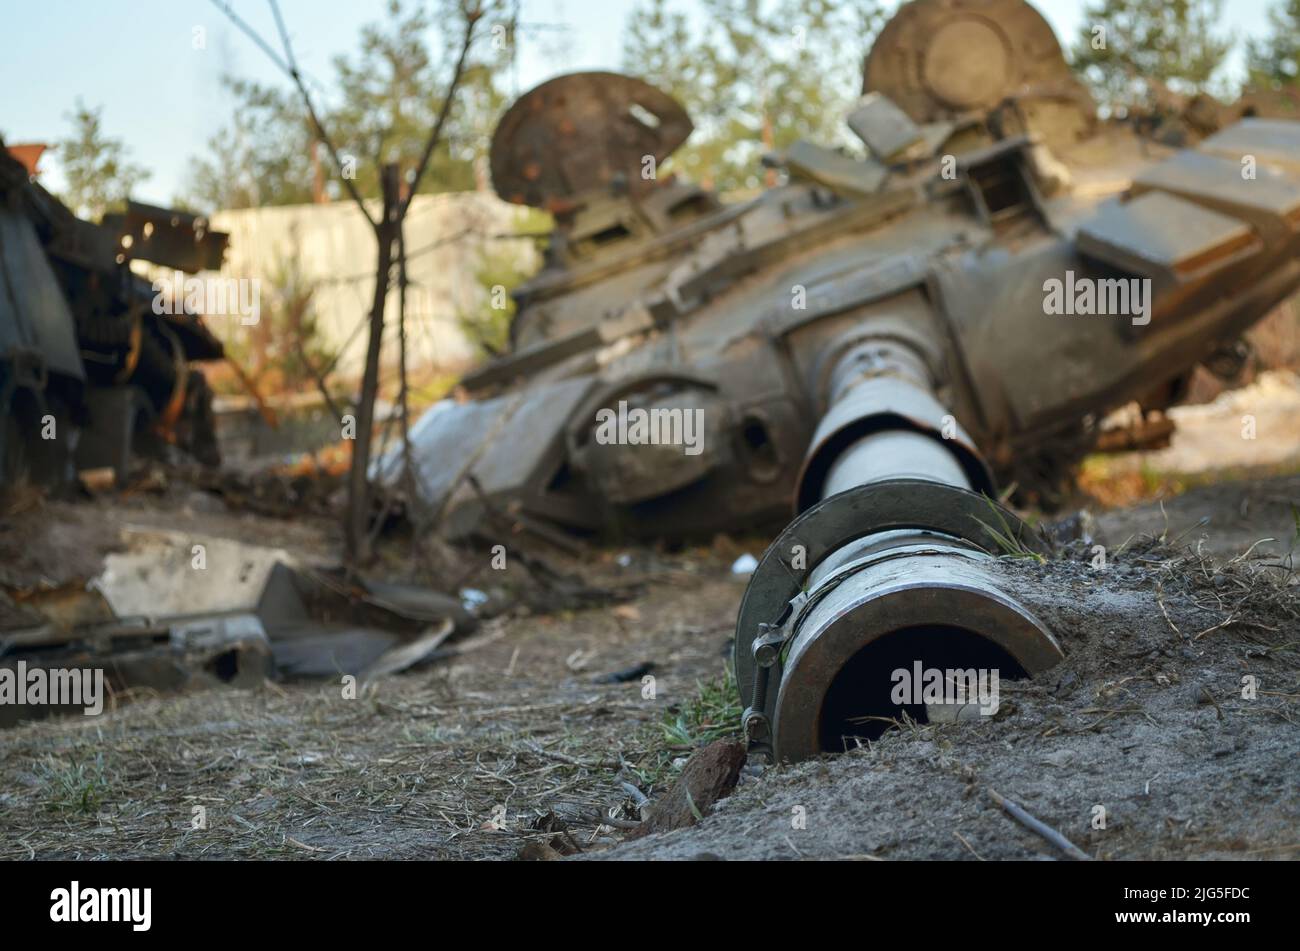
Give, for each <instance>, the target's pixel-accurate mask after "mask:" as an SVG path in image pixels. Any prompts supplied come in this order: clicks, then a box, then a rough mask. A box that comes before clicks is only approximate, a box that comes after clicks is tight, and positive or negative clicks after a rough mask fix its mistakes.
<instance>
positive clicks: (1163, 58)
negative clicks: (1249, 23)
mask: <svg viewBox="0 0 1300 951" xmlns="http://www.w3.org/2000/svg"><path fill="white" fill-rule="evenodd" d="M1222 8H1223V0H1098V2H1094V3H1090V4H1088V5H1087V6H1086V7H1085V8H1084V13H1083V21H1084V22H1083V26H1082V27H1081V29H1080V32H1079V36H1078V38H1077V39H1076V41H1075V44H1074V47H1073V49H1072V50H1071V58H1072V60H1073V63H1074V67H1075V69H1076V70H1078V71H1079V73H1080V74H1081V76H1082V77H1083V78H1084V79H1085V80H1086V81H1087V82H1088V84H1089V85H1090V86H1091V87H1092V90H1093V94H1094V95H1095V96H1096V98H1097V101H1098V102H1099V103H1100V104H1102V105H1105V106H1110V107H1112V108H1113V107H1116V106H1122V105H1126V104H1129V103H1133V102H1137V101H1140V100H1141V99H1142V98H1144V97H1145V96H1146V95H1147V93H1148V81H1149V80H1156V81H1158V82H1160V83H1163V84H1165V85H1168V86H1169V87H1170V88H1171V89H1174V90H1175V91H1177V92H1184V93H1191V92H1205V91H1208V89H1209V87H1210V84H1211V81H1212V80H1213V79H1214V78H1215V74H1216V73H1217V72H1218V70H1219V67H1220V66H1222V65H1223V61H1224V58H1225V57H1226V56H1227V54H1228V51H1229V50H1230V49H1231V48H1232V42H1233V41H1232V38H1231V37H1229V36H1224V35H1222V34H1221V33H1219V32H1218V29H1217V27H1218V23H1219V17H1220V14H1221V12H1222Z"/></svg>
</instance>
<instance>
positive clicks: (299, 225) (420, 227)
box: [206, 192, 536, 378]
mask: <svg viewBox="0 0 1300 951" xmlns="http://www.w3.org/2000/svg"><path fill="white" fill-rule="evenodd" d="M524 211H525V209H521V208H519V207H518V206H515V205H509V204H507V203H505V202H503V201H501V200H499V199H498V198H496V196H494V195H492V194H491V193H490V192H465V193H457V194H445V195H419V196H417V197H416V198H415V200H414V201H413V202H412V203H411V208H410V211H409V213H408V216H407V219H406V245H407V254H408V258H409V261H408V268H407V270H408V274H409V277H410V282H411V286H410V288H409V289H408V293H407V311H406V312H407V334H408V337H409V340H410V346H409V349H408V360H409V361H411V364H412V366H413V367H415V368H421V369H422V368H428V367H434V366H437V367H444V366H455V365H457V364H459V363H463V362H465V361H466V360H468V359H469V358H470V357H471V356H473V352H472V349H471V347H470V345H469V344H468V342H467V341H466V340H465V338H464V336H463V334H462V333H461V331H460V328H459V326H458V323H457V313H458V311H459V310H462V309H467V308H470V307H473V306H475V305H476V303H477V302H481V301H482V299H483V296H484V293H485V292H484V289H483V288H482V287H481V286H480V285H479V283H478V282H477V280H476V279H475V274H476V272H477V271H478V269H479V267H480V261H481V259H482V256H483V255H484V254H485V253H507V249H508V253H515V254H518V255H519V258H518V260H519V261H520V263H521V264H531V263H534V261H533V259H534V258H535V257H536V254H535V251H534V249H533V246H532V244H531V242H528V241H520V240H514V241H499V240H498V241H493V240H490V236H491V235H500V234H509V233H511V232H513V231H514V230H515V228H516V223H517V222H519V221H520V220H521V216H522V214H523V213H524ZM371 214H372V215H375V216H377V215H378V214H379V208H378V204H377V203H376V204H375V205H374V206H373V207H372V208H371ZM212 228H213V229H214V230H216V231H225V232H228V233H229V234H230V246H229V249H228V250H227V252H226V260H225V265H224V267H223V268H222V271H221V274H222V276H224V277H233V278H258V279H260V280H261V297H262V300H261V308H262V312H263V314H266V313H269V312H273V311H274V309H275V307H276V303H277V302H276V300H275V297H274V295H276V294H277V293H279V288H281V287H282V286H283V282H284V279H285V276H286V275H290V274H295V273H296V276H297V278H299V279H301V280H303V281H304V282H305V283H306V284H307V285H309V286H314V287H315V292H314V294H313V297H312V302H313V303H312V306H313V308H314V311H315V315H316V319H317V321H318V326H319V328H320V333H321V337H322V343H323V344H324V345H325V347H326V348H327V349H329V350H331V351H333V350H335V349H336V348H338V347H343V346H344V345H345V343H346V344H347V346H346V349H345V350H344V355H343V357H342V358H341V359H340V361H339V368H338V374H337V375H338V376H339V377H343V378H347V377H359V376H360V373H361V368H362V364H363V361H364V357H365V348H366V333H367V332H366V330H365V328H361V329H360V330H358V324H359V323H360V322H361V321H363V319H364V317H365V315H366V313H367V312H368V311H369V308H370V300H371V297H372V295H373V293H374V266H375V264H374V262H375V240H374V234H373V232H372V231H371V229H370V226H369V225H368V224H367V223H366V221H365V220H364V219H363V218H362V216H361V213H360V211H359V210H358V209H357V207H356V205H354V204H353V203H352V202H350V201H341V202H333V203H330V204H324V205H288V206H281V207H269V208H252V209H244V210H238V211H222V212H217V213H216V214H214V215H213V216H212ZM394 273H395V272H394ZM386 314H387V324H386V328H385V344H386V346H385V350H384V359H385V363H386V365H389V366H394V365H395V363H396V359H397V349H396V345H397V293H396V291H395V290H394V291H392V292H390V295H389V300H388V308H387V312H386ZM206 322H207V324H208V326H209V327H211V328H212V330H213V332H214V333H215V334H217V335H218V336H219V337H221V338H222V339H226V340H229V339H231V338H232V337H233V336H234V335H238V334H246V333H251V332H254V330H255V328H250V327H247V326H244V325H242V324H241V322H240V321H239V319H238V318H236V317H225V318H223V317H213V316H209V317H208V318H207V321H206ZM349 337H351V341H350V343H349V342H348V341H349Z"/></svg>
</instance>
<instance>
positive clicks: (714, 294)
mask: <svg viewBox="0 0 1300 951" xmlns="http://www.w3.org/2000/svg"><path fill="white" fill-rule="evenodd" d="M847 123H848V126H849V128H851V129H852V130H853V132H854V133H855V134H856V135H857V136H858V137H859V138H860V139H861V140H862V143H863V145H864V146H865V155H864V156H863V157H855V156H852V155H849V154H846V153H845V152H843V151H839V150H833V149H829V148H826V147H823V146H820V145H817V144H813V143H807V142H799V143H796V144H794V145H793V146H791V147H790V148H788V149H785V150H784V151H783V152H781V153H780V154H777V155H771V156H769V157H767V159H766V160H765V161H766V163H767V164H768V165H769V166H770V167H772V168H775V169H778V170H781V171H782V172H783V173H784V175H783V181H782V183H781V184H779V185H778V186H777V187H773V188H770V189H767V190H765V191H763V192H762V193H761V194H759V195H757V196H756V197H754V198H752V199H751V200H748V201H743V202H732V203H723V202H721V201H719V199H718V198H717V196H715V195H713V194H710V193H709V192H708V191H706V190H704V189H702V188H700V187H697V186H695V185H691V184H688V183H685V182H682V181H678V180H676V179H675V178H673V177H671V176H669V177H659V176H656V175H654V174H652V172H653V170H654V169H657V168H658V167H660V166H661V165H662V163H663V162H664V161H665V160H666V159H667V158H668V157H669V155H670V154H671V153H672V151H673V150H674V149H675V148H677V147H678V146H679V145H681V143H682V142H683V141H685V139H686V138H687V136H688V135H689V133H690V131H691V123H690V119H689V118H688V116H687V115H686V114H685V113H684V111H683V110H682V108H681V107H680V106H679V105H678V104H677V103H676V102H674V101H673V100H672V99H671V98H669V97H668V96H666V95H665V94H663V93H662V92H660V91H658V90H656V89H654V88H653V87H651V86H649V85H647V84H646V83H644V82H641V81H639V80H636V79H633V78H629V77H626V76H618V75H614V74H609V73H580V74H575V75H569V76H563V77H560V78H558V79H554V80H551V81H550V82H547V83H544V84H543V85H541V86H539V87H538V88H536V89H534V90H533V91H531V92H529V93H527V94H526V95H524V96H523V97H522V98H521V99H519V100H518V101H517V102H516V103H515V104H514V106H513V107H512V108H511V109H510V110H509V111H508V112H507V113H506V115H505V116H504V118H503V119H502V121H501V123H500V125H499V127H498V129H497V130H496V134H495V137H494V139H493V142H492V154H491V167H492V176H493V181H494V184H495V187H496V190H497V192H498V193H499V194H500V195H501V196H502V197H503V198H505V199H507V200H509V201H512V202H518V203H523V204H527V205H531V206H534V207H537V208H542V209H545V210H547V211H549V212H550V213H551V214H552V215H553V216H554V220H555V230H554V233H553V235H552V236H551V239H550V242H549V247H548V249H547V252H546V257H545V264H544V267H543V268H542V269H541V271H540V273H538V274H537V275H536V276H535V277H534V278H533V279H531V280H530V281H528V282H527V283H525V284H524V285H522V286H521V287H519V288H518V290H517V291H516V292H515V294H514V298H515V301H516V304H517V313H516V315H515V317H514V320H513V324H512V326H511V336H510V344H511V346H510V351H509V353H508V354H507V355H505V356H503V357H501V358H499V359H495V360H493V361H491V362H489V363H487V364H486V365H484V366H482V367H481V368H479V369H477V370H475V371H474V372H472V373H470V374H469V375H468V376H466V377H465V378H464V380H463V384H462V389H461V392H460V393H459V394H458V398H457V399H453V400H447V401H445V402H443V403H441V404H438V405H437V406H435V407H433V408H432V409H431V410H430V411H429V412H428V413H427V414H426V415H425V416H424V417H423V418H422V419H421V420H420V421H419V422H418V424H417V425H416V426H415V427H414V428H413V430H412V440H413V444H414V456H413V458H414V461H415V467H416V473H415V475H416V479H415V485H416V486H417V488H418V491H419V493H420V495H421V496H422V501H423V503H425V504H427V505H429V506H431V507H432V508H433V509H435V510H436V511H438V512H439V513H440V517H441V526H442V529H443V530H444V531H446V532H447V533H449V534H450V535H452V536H458V537H466V536H471V535H475V534H477V535H479V536H482V537H487V538H491V534H490V532H489V531H488V529H487V528H485V525H486V524H487V522H486V520H487V519H489V518H492V519H499V518H500V517H502V516H504V517H506V518H508V519H510V520H511V522H512V523H513V524H514V525H515V526H517V527H518V528H520V529H522V530H530V531H536V532H538V533H541V534H545V535H552V536H553V535H554V533H556V532H557V531H567V532H576V533H589V534H601V535H604V536H610V535H614V536H623V537H680V536H708V535H709V534H710V533H713V532H717V531H733V530H753V529H761V528H762V527H763V526H769V525H770V526H773V528H774V530H779V534H778V535H777V537H776V540H775V541H774V542H773V543H772V545H771V547H770V548H769V549H768V550H767V552H766V554H765V555H764V556H763V558H762V559H761V560H760V562H759V564H758V567H757V569H756V571H755V572H754V574H753V576H752V578H751V580H750V583H749V587H748V589H747V591H746V594H745V597H744V601H743V603H742V605H741V608H740V612H739V618H738V621H737V628H736V640H735V665H736V679H737V683H738V688H739V691H740V694H741V698H742V701H743V706H744V707H745V729H746V733H747V735H748V737H749V739H750V744H751V751H753V752H761V753H765V754H767V755H770V756H775V757H778V758H782V759H787V760H798V759H801V758H804V757H807V756H810V755H814V754H816V753H818V752H821V751H824V750H831V749H840V748H842V743H843V739H844V736H845V735H846V733H847V734H853V733H858V734H861V733H863V730H862V729H857V728H853V727H851V726H849V725H848V724H849V722H850V720H851V719H852V718H851V717H850V715H849V714H851V713H852V712H853V711H855V710H856V711H859V712H860V711H861V710H863V709H867V710H869V711H871V712H882V713H886V714H887V713H888V711H889V710H890V709H891V706H890V704H889V703H888V702H887V701H882V700H881V696H882V692H885V691H887V690H888V686H889V681H888V676H887V674H888V670H889V669H890V668H891V665H892V666H898V665H899V664H906V665H910V664H911V663H912V662H913V660H918V661H919V660H921V659H924V660H925V661H926V662H927V663H931V662H933V663H935V664H939V665H941V666H943V665H944V662H948V663H947V664H946V665H947V666H952V663H953V662H955V663H956V664H957V666H959V667H969V666H972V665H973V664H974V663H975V662H977V661H980V660H984V661H990V662H991V663H992V665H993V666H995V667H998V666H1000V667H1001V669H1002V670H1003V676H1004V677H1006V676H1023V675H1027V674H1028V675H1032V674H1034V673H1036V672H1038V671H1041V670H1043V669H1045V668H1047V667H1050V666H1051V665H1052V664H1054V663H1056V661H1057V660H1059V659H1060V657H1061V656H1062V654H1061V649H1060V647H1059V645H1058V643H1057V640H1056V638H1055V637H1054V635H1053V633H1052V632H1051V631H1050V630H1048V628H1047V626H1046V625H1045V624H1043V623H1042V622H1041V621H1040V620H1039V619H1038V618H1037V617H1036V616H1035V614H1034V612H1033V611H1032V610H1031V609H1030V608H1029V607H1027V606H1026V605H1025V603H1023V600H1022V599H1019V598H1017V597H1016V596H1014V595H1013V594H1011V593H1010V592H1009V590H1008V589H1007V587H1006V585H1005V584H1004V583H1003V580H1002V578H1001V575H1000V573H999V570H998V559H997V558H996V557H994V556H995V555H996V554H997V553H999V552H1005V551H1007V550H1016V551H1032V550H1038V549H1041V547H1042V545H1043V542H1042V540H1041V539H1040V538H1039V537H1038V536H1037V535H1036V534H1035V533H1034V532H1032V531H1030V530H1029V528H1028V527H1027V526H1026V525H1025V523H1024V522H1022V521H1021V520H1020V519H1019V518H1017V517H1016V516H1015V515H1014V514H1013V513H1012V512H1010V511H1008V510H1006V509H1004V508H1002V507H1001V506H1000V505H998V504H997V503H996V502H994V501H992V500H993V499H996V498H998V497H999V492H1000V491H1002V490H1005V489H1006V488H1007V487H1009V486H1016V487H1018V490H1019V497H1020V498H1023V499H1028V500H1031V501H1033V500H1038V501H1044V500H1047V499H1050V497H1052V495H1053V494H1054V493H1055V492H1057V491H1058V490H1059V488H1060V486H1061V484H1062V483H1063V481H1066V480H1068V478H1069V474H1070V472H1071V471H1072V470H1073V468H1074V466H1075V465H1076V464H1077V463H1078V461H1079V460H1080V459H1081V458H1082V456H1083V454H1084V453H1086V452H1087V451H1089V450H1090V449H1091V448H1092V447H1093V446H1094V445H1095V444H1096V442H1097V440H1098V437H1099V433H1100V425H1101V420H1102V419H1103V418H1104V417H1105V416H1106V415H1107V413H1108V412H1109V411H1111V410H1113V409H1115V408H1118V407H1121V406H1125V405H1127V404H1130V403H1132V402H1135V401H1136V402H1137V403H1138V404H1139V405H1140V406H1141V408H1142V409H1143V411H1144V421H1145V422H1150V421H1151V420H1153V419H1156V418H1158V417H1155V416H1152V415H1150V414H1155V413H1158V412H1159V411H1161V410H1163V409H1165V408H1167V407H1169V406H1170V405H1173V404H1174V403H1176V402H1177V401H1178V400H1179V399H1180V398H1182V397H1183V395H1184V393H1185V390H1186V386H1187V381H1188V379H1189V377H1190V375H1191V373H1192V372H1193V370H1194V369H1195V368H1196V367H1197V366H1198V365H1205V366H1208V367H1210V368H1212V369H1219V370H1220V371H1221V372H1228V371H1227V370H1225V369H1224V367H1225V365H1227V366H1228V367H1229V369H1230V368H1231V365H1232V364H1233V362H1234V359H1235V358H1234V354H1238V353H1239V348H1238V342H1239V340H1240V338H1241V335H1242V333H1243V332H1244V331H1245V330H1246V329H1247V328H1249V327H1250V326H1251V325H1252V324H1253V323H1254V322H1255V321H1257V320H1258V319H1260V318H1261V317H1262V316H1264V315H1265V314H1266V313H1267V312H1268V311H1269V310H1270V309H1271V308H1273V307H1274V306H1275V305H1276V304H1277V303H1278V302H1280V301H1282V300H1283V299H1285V298H1286V297H1287V296H1288V295H1290V294H1292V293H1293V292H1294V291H1295V290H1296V289H1297V287H1298V286H1300V260H1298V255H1300V158H1297V157H1298V156H1300V123H1297V122H1291V121H1283V120H1266V119H1260V118H1243V119H1241V120H1240V121H1235V122H1231V123H1229V124H1226V125H1224V126H1223V127H1222V128H1220V129H1218V130H1217V131H1213V132H1212V134H1209V135H1206V136H1204V137H1203V138H1200V139H1199V141H1198V140H1197V139H1198V136H1197V135H1193V134H1190V133H1189V135H1188V136H1187V137H1186V138H1185V140H1184V141H1183V142H1182V145H1183V147H1179V145H1178V143H1175V144H1172V145H1171V144H1169V136H1168V134H1167V132H1168V129H1167V127H1166V128H1165V130H1164V132H1165V133H1166V134H1163V135H1162V138H1161V141H1158V142H1157V141H1154V140H1152V139H1150V138H1147V137H1144V136H1143V135H1142V134H1141V133H1140V130H1139V127H1138V126H1137V125H1136V124H1122V123H1117V122H1105V121H1101V120H1099V119H1098V116H1097V113H1096V109H1095V106H1094V103H1093V102H1092V100H1091V98H1090V96H1089V94H1088V93H1087V91H1086V90H1085V88H1084V87H1083V86H1081V85H1080V83H1079V82H1078V80H1077V79H1076V78H1075V77H1074V75H1073V74H1072V72H1071V70H1070V68H1069V66H1068V64H1067V63H1066V60H1065V58H1064V56H1063V54H1062V51H1061V48H1060V45H1059V44H1058V42H1057V40H1056V37H1055V36H1054V35H1053V32H1052V30H1051V28H1050V27H1049V26H1048V24H1047V23H1046V21H1045V20H1044V19H1043V18H1042V16H1041V15H1040V14H1039V13H1038V12H1037V11H1036V10H1034V9H1033V8H1032V7H1031V6H1029V5H1028V4H1026V3H1023V2H1020V0H918V2H913V3H909V4H906V5H904V6H903V7H902V8H901V9H900V10H899V11H898V13H897V14H896V15H895V16H894V17H893V18H892V20H891V21H890V22H889V23H888V24H887V25H886V26H885V27H884V29H883V30H882V32H881V33H880V35H879V37H878V38H877V40H876V42H875V44H874V46H873V48H872V50H871V52H870V54H869V55H868V57H867V59H866V63H865V70H864V82H863V96H862V98H861V99H860V100H859V101H858V102H857V104H856V106H855V107H854V108H853V110H852V112H851V113H850V114H849V115H848V117H847ZM1156 428H1157V429H1158V430H1159V429H1160V427H1156ZM1163 432H1164V433H1165V434H1167V428H1164V429H1163ZM1132 438H1133V441H1134V443H1135V444H1137V443H1140V442H1141V440H1142V439H1143V438H1144V437H1143V432H1142V427H1141V426H1139V427H1138V429H1137V430H1135V432H1134V433H1133V434H1132ZM399 462H400V460H397V459H395V458H392V457H390V458H388V459H385V460H381V461H380V463H379V465H378V466H377V470H378V474H379V475H380V476H381V477H384V478H387V479H389V480H392V481H395V480H396V479H397V473H398V471H399V468H398V467H399ZM792 517H793V521H789V520H790V519H791V518H792ZM787 521H789V524H787V525H785V527H784V529H781V528H780V526H781V525H782V524H784V523H785V522H787ZM497 524H499V522H497ZM492 540H493V541H496V540H497V539H492ZM930 713H931V714H932V715H939V711H930ZM858 719H859V720H860V719H861V718H860V717H859V718H858Z"/></svg>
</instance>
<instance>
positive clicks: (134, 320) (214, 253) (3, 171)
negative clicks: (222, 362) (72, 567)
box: [0, 144, 227, 491]
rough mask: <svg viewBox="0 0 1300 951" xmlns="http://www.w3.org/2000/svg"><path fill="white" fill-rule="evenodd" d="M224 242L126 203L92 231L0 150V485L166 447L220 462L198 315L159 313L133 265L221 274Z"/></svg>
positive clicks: (63, 474)
mask: <svg viewBox="0 0 1300 951" xmlns="http://www.w3.org/2000/svg"><path fill="white" fill-rule="evenodd" d="M226 238H227V236H226V235H224V234H221V233H217V232H212V231H209V230H208V229H207V225H206V222H205V221H204V219H202V218H198V217H195V216H194V215H189V214H186V213H184V212H179V211H173V210H170V209H166V208H155V207H152V206H149V205H144V204H140V203H138V202H128V203H127V206H126V210H125V212H124V213H121V214H112V215H106V216H105V217H104V220H103V221H102V222H101V223H100V224H93V223H91V222H89V221H85V220H82V219H81V218H78V217H77V216H76V215H74V214H73V213H72V212H71V211H70V210H69V209H68V208H67V207H65V206H64V205H63V203H62V202H60V201H59V200H58V199H57V198H55V197H54V196H53V195H51V194H50V193H49V192H47V191H46V190H45V189H44V188H43V187H41V185H40V184H38V183H37V182H36V180H35V177H34V175H33V174H32V173H31V172H30V170H29V169H28V168H27V167H26V166H25V165H24V164H23V163H22V162H21V161H19V160H18V158H16V157H15V156H14V155H12V154H11V153H10V152H9V151H8V150H7V149H5V148H3V145H2V144H0V263H2V264H3V267H0V410H3V415H4V428H3V430H2V431H0V487H2V486H5V485H13V484H15V483H21V482H30V483H32V484H34V485H39V486H42V487H44V488H48V489H53V490H56V491H57V490H59V489H60V488H65V487H67V486H68V485H70V484H72V482H73V480H74V479H75V477H76V473H78V472H81V471H85V470H102V469H112V470H113V471H114V473H115V475H116V478H117V479H118V480H119V481H120V480H122V479H124V478H125V476H126V473H127V469H128V466H129V462H130V459H131V455H132V453H133V452H135V453H146V454H157V453H159V452H161V451H162V450H163V447H164V446H166V445H174V446H176V447H178V448H179V449H181V450H183V451H184V452H186V453H187V454H188V455H190V456H193V457H194V458H196V459H198V460H199V461H200V462H203V463H205V464H209V465H216V464H217V463H218V462H220V454H219V452H218V449H217V441H216V432H215V428H214V421H213V416H212V394H211V390H210V389H209V388H208V387H207V384H206V381H205V379H204V377H203V374H202V372H200V371H199V370H198V369H196V368H194V367H192V366H191V363H192V362H194V361H204V360H216V359H219V358H221V357H222V356H223V349H222V345H221V342H220V341H219V340H218V339H217V338H216V337H214V336H213V335H212V333H211V332H210V331H209V330H208V329H207V328H206V327H205V326H204V325H203V322H202V319H201V314H199V313H196V312H192V311H191V309H189V308H187V307H186V306H185V305H184V303H183V302H182V303H180V304H178V305H176V306H169V307H167V308H159V309H164V310H166V311H167V312H166V313H163V314H159V313H158V312H157V311H158V309H155V308H154V306H153V303H154V300H155V297H156V296H157V292H156V291H155V289H154V286H153V282H151V281H149V280H147V279H146V278H145V277H142V276H140V275H139V274H136V273H135V272H134V271H132V270H131V267H130V264H131V261H133V260H141V261H148V262H152V263H154V264H157V265H160V266H162V267H165V268H170V269H175V270H177V271H182V272H189V273H194V272H198V271H201V270H210V269H211V270H215V269H217V268H220V266H221V259H222V256H223V255H224V253H225V247H226Z"/></svg>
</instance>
